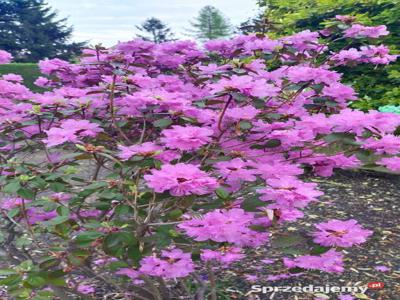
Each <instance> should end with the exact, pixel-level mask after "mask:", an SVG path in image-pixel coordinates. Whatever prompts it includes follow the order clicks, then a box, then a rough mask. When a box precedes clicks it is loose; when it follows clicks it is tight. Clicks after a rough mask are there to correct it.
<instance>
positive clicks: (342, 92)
mask: <svg viewBox="0 0 400 300" xmlns="http://www.w3.org/2000/svg"><path fill="white" fill-rule="evenodd" d="M322 95H324V96H328V97H331V98H333V99H334V100H337V101H338V102H339V103H344V102H345V101H347V100H356V99H357V97H356V96H355V92H354V90H353V89H352V88H351V87H349V86H347V85H344V84H341V83H332V84H330V85H329V86H325V87H324V88H323V89H322Z"/></svg>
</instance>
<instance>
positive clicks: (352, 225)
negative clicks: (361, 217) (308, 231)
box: [312, 220, 373, 247]
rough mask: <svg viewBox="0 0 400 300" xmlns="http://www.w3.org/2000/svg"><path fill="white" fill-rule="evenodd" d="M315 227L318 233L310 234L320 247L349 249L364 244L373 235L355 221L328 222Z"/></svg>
mask: <svg viewBox="0 0 400 300" xmlns="http://www.w3.org/2000/svg"><path fill="white" fill-rule="evenodd" d="M315 227H316V228H317V229H319V231H316V232H314V233H313V234H312V236H313V237H314V242H316V243H318V244H320V245H322V246H338V247H351V246H353V245H358V244H362V243H364V242H365V241H366V239H367V237H369V236H370V235H372V233H373V232H372V231H371V230H366V229H363V228H362V227H361V226H360V225H359V224H358V223H357V221H356V220H347V221H341V220H329V221H328V222H325V223H319V224H316V225H315Z"/></svg>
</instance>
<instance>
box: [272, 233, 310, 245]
mask: <svg viewBox="0 0 400 300" xmlns="http://www.w3.org/2000/svg"><path fill="white" fill-rule="evenodd" d="M305 243H306V239H305V237H304V236H302V235H300V234H297V233H294V234H290V235H281V236H277V237H275V238H273V239H272V242H271V245H272V247H273V248H288V247H293V246H297V245H300V244H305Z"/></svg>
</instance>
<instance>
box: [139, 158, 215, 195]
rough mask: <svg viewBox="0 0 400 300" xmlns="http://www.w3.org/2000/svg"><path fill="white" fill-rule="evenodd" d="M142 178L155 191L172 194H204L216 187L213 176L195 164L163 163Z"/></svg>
mask: <svg viewBox="0 0 400 300" xmlns="http://www.w3.org/2000/svg"><path fill="white" fill-rule="evenodd" d="M144 179H145V180H146V183H147V185H148V186H149V187H151V188H152V189H154V191H156V192H157V193H163V192H165V191H169V193H170V194H171V195H173V196H186V195H206V194H210V193H212V192H213V191H214V190H215V189H216V188H217V187H218V182H217V180H216V179H215V178H213V177H211V176H209V175H208V174H207V173H206V172H204V171H201V170H200V169H199V168H198V167H197V166H195V165H191V164H184V163H179V164H176V165H170V164H166V165H163V166H162V167H161V169H160V170H156V169H153V170H152V171H151V175H145V176H144Z"/></svg>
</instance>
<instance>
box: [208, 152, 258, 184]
mask: <svg viewBox="0 0 400 300" xmlns="http://www.w3.org/2000/svg"><path fill="white" fill-rule="evenodd" d="M253 165H254V164H251V163H248V162H245V161H243V160H242V159H241V158H234V159H232V160H229V161H221V162H217V163H216V164H214V167H215V168H216V169H217V170H218V173H220V174H221V175H223V176H224V178H226V183H227V184H229V185H231V186H237V185H239V186H240V183H241V182H242V181H256V179H257V177H256V176H255V175H256V174H259V173H260V171H258V170H257V169H255V168H254V166H253Z"/></svg>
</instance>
